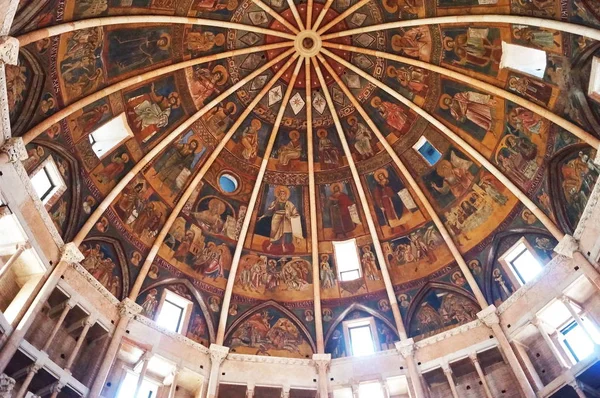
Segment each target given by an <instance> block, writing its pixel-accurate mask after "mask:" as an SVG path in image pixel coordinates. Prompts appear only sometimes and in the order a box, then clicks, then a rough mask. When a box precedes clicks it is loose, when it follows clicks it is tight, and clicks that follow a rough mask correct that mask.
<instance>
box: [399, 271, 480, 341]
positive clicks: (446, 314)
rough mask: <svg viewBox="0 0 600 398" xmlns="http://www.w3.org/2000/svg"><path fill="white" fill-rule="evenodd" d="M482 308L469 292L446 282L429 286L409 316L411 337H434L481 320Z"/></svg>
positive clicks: (411, 308)
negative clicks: (478, 319)
mask: <svg viewBox="0 0 600 398" xmlns="http://www.w3.org/2000/svg"><path fill="white" fill-rule="evenodd" d="M479 311H481V307H480V306H479V304H477V301H476V300H475V297H474V296H473V295H472V294H471V293H470V292H468V291H466V290H464V289H461V288H458V287H456V286H453V285H450V284H447V283H442V282H428V283H427V284H426V285H425V286H423V287H422V288H421V290H419V292H418V293H417V294H416V295H415V297H414V299H413V301H412V303H411V305H410V307H409V308H408V312H407V316H406V319H407V322H406V331H407V333H408V336H409V337H415V336H420V335H426V336H428V335H431V334H433V333H434V332H437V333H439V332H441V331H443V330H446V329H451V328H452V327H455V326H458V325H462V324H464V323H468V322H471V321H473V320H475V319H477V312H479Z"/></svg>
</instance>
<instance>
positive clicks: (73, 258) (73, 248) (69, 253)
mask: <svg viewBox="0 0 600 398" xmlns="http://www.w3.org/2000/svg"><path fill="white" fill-rule="evenodd" d="M61 252H62V255H61V257H60V261H64V262H66V263H69V264H75V263H80V262H82V261H83V260H84V259H85V256H84V255H83V253H81V251H80V250H79V247H77V245H76V244H75V243H73V242H69V243H67V244H66V245H64V246H63V247H62V250H61Z"/></svg>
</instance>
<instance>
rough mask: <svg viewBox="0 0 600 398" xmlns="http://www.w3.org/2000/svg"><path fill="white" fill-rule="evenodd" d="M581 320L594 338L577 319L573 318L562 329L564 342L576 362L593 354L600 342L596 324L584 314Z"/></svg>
mask: <svg viewBox="0 0 600 398" xmlns="http://www.w3.org/2000/svg"><path fill="white" fill-rule="evenodd" d="M571 319H573V318H571ZM581 320H582V321H583V326H584V327H585V329H586V330H587V332H588V333H589V335H591V336H592V338H593V340H591V339H590V337H589V336H588V333H586V331H585V330H583V329H582V328H581V326H579V324H578V323H577V322H576V321H575V320H571V321H570V323H568V324H567V326H565V327H563V328H562V329H561V331H560V332H561V334H562V335H563V343H564V345H565V346H566V347H567V349H568V350H569V352H570V353H571V355H572V356H573V358H574V359H575V363H577V362H579V361H581V360H583V359H585V358H587V357H589V356H590V355H592V354H593V353H594V350H595V346H596V344H600V332H599V331H598V329H597V328H596V326H594V324H593V323H592V322H590V321H589V320H588V319H587V318H585V317H584V316H582V317H581Z"/></svg>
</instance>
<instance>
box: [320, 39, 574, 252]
mask: <svg viewBox="0 0 600 398" xmlns="http://www.w3.org/2000/svg"><path fill="white" fill-rule="evenodd" d="M322 51H323V53H324V54H326V55H327V56H329V57H330V58H332V59H334V60H335V61H337V62H339V63H340V64H342V65H344V66H346V67H347V68H349V69H351V70H352V71H354V72H355V73H357V74H358V75H360V76H361V77H363V78H364V79H366V80H368V81H369V82H371V83H373V84H374V85H376V86H377V87H379V88H380V89H382V90H383V91H385V92H386V93H388V94H390V95H391V96H392V97H394V98H396V99H397V100H398V101H400V102H402V103H403V104H404V105H406V106H408V107H409V108H410V109H412V110H413V111H415V112H416V113H417V114H419V115H420V116H421V117H423V118H425V120H427V121H428V122H429V123H431V124H432V125H434V126H435V127H436V128H437V129H438V130H440V131H442V132H443V133H444V134H445V135H446V136H447V137H448V138H450V140H451V141H453V142H454V143H455V144H456V145H458V146H459V147H460V148H461V149H462V150H464V151H465V152H467V153H468V154H469V155H470V156H471V157H473V158H474V159H475V160H477V162H479V163H480V164H481V165H482V166H483V167H485V168H486V169H487V170H488V171H489V172H490V173H492V174H493V175H494V176H495V177H496V178H497V179H498V180H500V182H502V183H503V184H504V185H505V186H506V187H507V188H508V189H509V190H510V191H511V192H512V194H513V195H515V196H516V197H517V198H518V199H519V200H520V201H521V202H522V203H523V204H524V205H525V206H526V207H527V208H528V209H529V210H530V211H531V212H532V213H533V214H534V215H535V216H536V217H537V218H538V220H540V222H541V223H542V224H544V226H545V227H546V229H548V231H549V232H550V233H551V234H552V235H553V236H554V237H555V238H556V239H557V240H559V241H560V240H561V239H562V238H563V237H564V235H565V234H564V233H563V232H562V231H561V230H560V229H559V228H558V227H557V226H556V225H555V224H554V222H553V221H552V220H551V219H550V217H548V216H547V215H546V214H545V213H544V212H543V211H542V210H540V208H539V207H538V206H537V205H536V204H535V203H533V201H532V200H531V199H529V198H528V197H527V195H525V194H524V193H523V192H521V190H520V189H519V188H518V187H517V186H516V185H515V184H514V183H513V182H512V181H510V180H509V179H508V178H507V177H506V176H505V175H504V174H503V173H502V172H501V171H500V170H498V168H497V167H496V166H494V165H493V164H492V162H490V161H489V160H488V159H487V158H486V157H485V156H483V155H482V154H480V153H479V152H478V151H476V150H475V149H474V148H473V147H472V146H470V145H469V144H468V143H467V142H466V141H465V140H463V139H462V138H461V137H460V136H459V135H458V134H456V133H455V132H453V131H452V130H450V129H449V128H448V127H446V126H445V125H444V124H443V123H442V122H440V121H439V120H438V119H437V118H435V117H433V116H432V115H431V114H430V113H429V112H427V111H426V110H424V109H423V108H421V107H419V106H417V105H415V104H414V103H413V102H412V101H410V100H408V99H407V98H405V97H404V96H402V95H401V94H399V93H398V92H396V91H395V90H393V89H392V88H390V87H389V86H388V85H386V84H385V83H383V82H381V81H379V80H377V79H375V78H374V77H372V76H371V75H369V74H368V73H366V72H364V71H363V70H362V69H360V68H358V67H356V66H354V65H353V64H351V63H350V62H347V61H346V60H345V59H343V58H340V57H338V56H337V55H335V54H334V53H332V52H331V51H328V50H327V49H322Z"/></svg>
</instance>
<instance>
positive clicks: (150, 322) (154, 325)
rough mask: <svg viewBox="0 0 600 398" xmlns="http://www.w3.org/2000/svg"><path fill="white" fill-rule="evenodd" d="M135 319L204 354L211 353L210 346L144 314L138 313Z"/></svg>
mask: <svg viewBox="0 0 600 398" xmlns="http://www.w3.org/2000/svg"><path fill="white" fill-rule="evenodd" d="M134 319H135V320H136V321H138V322H140V323H142V324H144V325H146V326H148V327H150V328H152V329H154V330H156V331H157V332H160V333H162V334H164V335H166V336H169V337H171V338H172V339H174V340H177V341H179V342H181V343H183V344H185V345H187V346H189V347H190V348H193V349H195V350H198V351H200V352H201V353H203V354H209V350H208V348H206V347H205V346H203V345H202V344H200V343H198V342H196V341H194V340H192V339H190V338H188V337H186V336H184V335H182V334H181V333H175V332H172V331H170V330H167V329H165V328H163V327H162V326H159V325H158V324H157V323H156V322H154V321H153V320H152V319H150V318H148V317H146V316H143V315H141V314H139V315H136V316H135V317H134Z"/></svg>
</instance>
